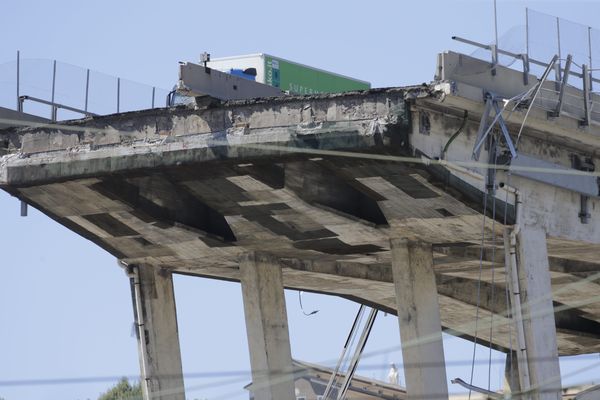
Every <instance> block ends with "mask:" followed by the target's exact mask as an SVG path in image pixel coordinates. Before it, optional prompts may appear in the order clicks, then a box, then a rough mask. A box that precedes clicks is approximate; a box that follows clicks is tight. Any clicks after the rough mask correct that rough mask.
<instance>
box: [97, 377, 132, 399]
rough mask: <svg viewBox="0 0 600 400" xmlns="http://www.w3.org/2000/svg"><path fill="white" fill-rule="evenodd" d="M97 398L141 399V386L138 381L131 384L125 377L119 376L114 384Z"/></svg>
mask: <svg viewBox="0 0 600 400" xmlns="http://www.w3.org/2000/svg"><path fill="white" fill-rule="evenodd" d="M98 400H142V386H141V385H140V384H139V383H134V384H133V385H132V384H131V383H129V380H128V379H127V378H121V380H120V381H119V382H118V383H117V384H116V385H115V386H113V387H112V388H110V389H109V390H108V391H107V392H106V393H104V394H102V395H101V396H100V397H98Z"/></svg>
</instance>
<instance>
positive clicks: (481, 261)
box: [469, 193, 488, 400]
mask: <svg viewBox="0 0 600 400" xmlns="http://www.w3.org/2000/svg"><path fill="white" fill-rule="evenodd" d="M487 206H488V194H487V193H485V195H484V196H483V222H482V224H481V250H480V251H479V279H478V280H477V306H476V311H475V332H474V335H473V336H474V337H473V357H472V359H471V376H470V378H469V385H473V373H474V371H475V353H476V351H477V334H478V325H479V305H480V300H481V274H482V270H483V251H484V246H485V220H486V216H487ZM471 392H472V391H471V389H469V400H471Z"/></svg>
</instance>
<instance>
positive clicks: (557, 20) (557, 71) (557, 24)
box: [555, 17, 562, 90]
mask: <svg viewBox="0 0 600 400" xmlns="http://www.w3.org/2000/svg"><path fill="white" fill-rule="evenodd" d="M556 39H557V45H558V62H557V63H556V65H555V66H556V68H555V72H556V74H555V76H556V79H555V81H556V90H560V81H561V80H562V77H561V66H560V65H561V58H562V57H561V53H560V18H558V17H556Z"/></svg>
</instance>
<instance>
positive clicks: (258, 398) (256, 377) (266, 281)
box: [240, 252, 295, 400]
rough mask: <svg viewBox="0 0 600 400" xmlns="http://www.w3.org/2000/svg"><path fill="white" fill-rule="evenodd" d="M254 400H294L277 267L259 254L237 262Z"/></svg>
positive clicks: (287, 332) (265, 255)
mask: <svg viewBox="0 0 600 400" xmlns="http://www.w3.org/2000/svg"><path fill="white" fill-rule="evenodd" d="M240 281H241V284H242V296H243V299H244V314H245V317H246V332H247V334H248V347H249V351H250V364H251V366H252V386H251V387H250V390H251V392H252V394H253V398H254V400H294V399H295V394H294V379H293V375H292V353H291V348H290V336H289V331H288V322H287V312H286V306H285V297H284V291H283V278H282V273H281V266H280V265H279V264H278V262H277V260H276V259H275V258H273V257H271V256H269V255H267V254H263V253H254V252H251V253H248V254H245V255H244V256H243V257H242V260H241V263H240Z"/></svg>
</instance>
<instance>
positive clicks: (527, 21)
mask: <svg viewBox="0 0 600 400" xmlns="http://www.w3.org/2000/svg"><path fill="white" fill-rule="evenodd" d="M525 53H527V58H529V8H527V7H525Z"/></svg>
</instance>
